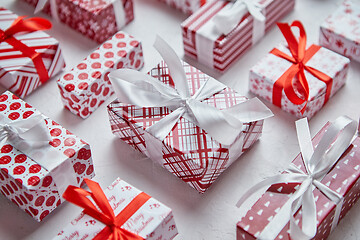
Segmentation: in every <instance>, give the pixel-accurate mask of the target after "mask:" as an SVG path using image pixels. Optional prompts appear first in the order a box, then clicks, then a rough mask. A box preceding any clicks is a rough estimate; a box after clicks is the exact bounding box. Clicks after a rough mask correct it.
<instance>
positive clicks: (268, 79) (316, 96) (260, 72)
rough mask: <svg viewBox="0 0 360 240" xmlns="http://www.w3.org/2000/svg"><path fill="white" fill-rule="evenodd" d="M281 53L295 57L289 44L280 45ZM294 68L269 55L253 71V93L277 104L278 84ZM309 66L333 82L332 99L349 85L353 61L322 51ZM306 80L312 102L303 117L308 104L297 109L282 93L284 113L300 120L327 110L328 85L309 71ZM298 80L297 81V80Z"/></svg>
mask: <svg viewBox="0 0 360 240" xmlns="http://www.w3.org/2000/svg"><path fill="white" fill-rule="evenodd" d="M277 49H279V50H280V51H281V52H284V53H286V54H287V55H289V56H291V54H290V50H289V49H288V47H287V46H286V45H285V44H280V45H279V46H278V47H277ZM292 65H293V63H291V62H289V61H288V60H285V59H283V58H280V57H278V56H275V55H274V54H272V53H268V54H267V55H266V56H265V57H264V58H262V59H261V60H260V61H259V62H258V63H257V64H256V65H255V66H254V67H252V68H251V69H250V74H249V78H250V82H249V90H250V91H251V92H253V93H254V94H256V95H258V96H260V97H262V98H263V99H265V100H266V101H269V102H273V101H274V99H273V91H274V84H275V82H276V81H277V80H278V79H279V78H280V77H281V76H282V75H283V74H284V73H285V71H287V70H288V69H289V68H290V67H291V66H292ZM306 66H310V67H312V68H315V69H317V70H319V71H320V72H322V73H325V74H326V75H328V76H329V77H331V78H332V82H333V83H332V87H331V93H330V97H331V96H333V95H334V94H335V93H336V92H337V91H338V90H339V89H340V88H341V87H342V86H343V85H344V84H345V81H346V77H347V73H348V69H349V59H348V58H346V57H343V56H341V55H339V54H337V53H335V52H333V51H330V50H328V49H326V48H323V47H322V48H320V50H319V51H318V52H317V53H315V55H314V56H313V57H312V58H311V59H310V60H309V61H308V62H307V63H306ZM305 76H306V79H307V82H308V85H309V99H308V102H307V105H306V108H305V112H304V113H303V114H302V113H301V109H302V108H303V107H304V105H305V104H306V103H303V104H301V105H295V104H294V103H292V102H291V101H290V100H289V99H288V97H287V96H286V95H285V92H284V90H282V92H281V109H283V110H284V111H286V112H289V113H291V114H292V115H295V116H296V117H298V118H301V117H308V118H311V117H313V116H314V115H315V113H316V112H318V111H319V110H320V109H321V108H322V107H323V105H324V101H325V95H326V90H327V85H326V84H325V83H324V82H322V81H320V79H318V78H316V77H315V76H314V75H312V74H311V73H309V72H308V71H307V70H305ZM295 80H296V78H294V81H295ZM295 91H296V94H297V95H298V96H302V95H301V94H300V92H299V91H297V90H296V89H295Z"/></svg>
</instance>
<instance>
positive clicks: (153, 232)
mask: <svg viewBox="0 0 360 240" xmlns="http://www.w3.org/2000/svg"><path fill="white" fill-rule="evenodd" d="M85 182H86V184H87V185H88V187H89V188H90V191H91V192H88V191H85V190H83V189H81V188H77V187H74V186H69V188H68V189H67V190H66V192H65V193H64V198H65V199H66V200H68V201H69V202H72V203H74V204H76V205H78V206H80V207H81V208H84V211H83V212H82V213H81V214H80V215H79V216H78V217H76V218H75V219H74V220H72V221H71V223H70V224H68V225H67V226H66V227H65V228H64V230H62V231H61V232H60V233H58V235H57V236H56V237H55V238H54V239H58V240H67V239H73V240H80V239H85V238H86V239H127V240H132V239H133V240H155V239H162V240H171V239H173V238H174V237H175V236H176V235H177V233H178V232H177V229H176V225H175V220H174V217H173V214H172V211H171V209H170V208H168V207H167V206H165V205H164V204H162V203H161V202H159V201H157V200H156V199H154V198H152V197H150V196H149V195H147V194H146V193H144V192H141V191H140V190H138V189H136V188H135V187H133V186H131V185H130V184H128V183H127V182H125V181H123V180H121V179H120V178H118V179H116V180H115V181H114V182H113V183H112V184H111V185H110V186H109V187H108V188H107V189H105V191H103V190H102V189H101V187H100V186H99V184H98V183H96V182H94V181H91V180H89V179H85ZM87 196H91V198H92V200H93V201H91V200H90V199H89V198H87ZM94 203H96V205H97V207H96V206H95V205H94Z"/></svg>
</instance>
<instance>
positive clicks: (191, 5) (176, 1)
mask: <svg viewBox="0 0 360 240" xmlns="http://www.w3.org/2000/svg"><path fill="white" fill-rule="evenodd" d="M159 1H160V2H164V3H166V4H167V5H169V6H171V7H173V8H176V9H179V10H181V11H182V12H183V13H185V14H192V13H193V12H195V11H196V10H198V9H199V8H200V7H201V6H203V5H204V4H205V3H206V2H210V1H214V0H159Z"/></svg>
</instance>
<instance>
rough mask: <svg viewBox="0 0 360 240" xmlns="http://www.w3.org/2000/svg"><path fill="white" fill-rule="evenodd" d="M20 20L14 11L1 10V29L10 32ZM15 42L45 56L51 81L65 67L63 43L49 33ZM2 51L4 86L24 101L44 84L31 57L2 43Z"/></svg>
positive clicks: (0, 69)
mask: <svg viewBox="0 0 360 240" xmlns="http://www.w3.org/2000/svg"><path fill="white" fill-rule="evenodd" d="M17 17H18V16H17V15H16V14H14V13H12V12H11V11H10V10H7V9H5V8H1V7H0V29H1V30H6V29H8V28H9V27H10V26H11V24H12V23H13V22H14V20H15V19H17ZM15 38H16V39H17V40H19V41H21V42H22V43H23V44H25V45H26V46H28V47H31V48H32V49H34V50H35V51H36V52H38V53H40V54H41V57H42V60H43V62H44V65H45V68H46V70H47V72H48V75H49V77H50V78H51V77H53V76H54V75H56V74H57V73H59V72H60V71H61V70H62V69H63V68H64V67H65V61H64V58H63V56H62V52H61V49H60V47H59V42H58V41H57V40H56V39H54V38H52V37H50V36H49V35H48V34H46V33H45V32H43V31H37V32H32V33H28V34H22V35H18V36H16V37H15ZM0 49H1V51H0V82H1V84H2V85H3V86H4V87H6V88H7V89H9V90H10V91H12V92H13V93H15V94H16V95H18V96H19V97H21V98H23V97H25V96H26V95H28V94H30V93H31V92H32V91H34V90H35V89H36V88H38V87H39V86H40V85H42V84H43V83H42V82H41V81H40V77H39V74H38V73H37V70H36V68H35V66H34V63H33V61H32V60H31V59H30V58H29V57H26V56H25V55H24V54H23V53H22V52H20V51H19V50H17V49H15V48H14V47H13V46H12V45H10V44H8V43H7V42H1V43H0Z"/></svg>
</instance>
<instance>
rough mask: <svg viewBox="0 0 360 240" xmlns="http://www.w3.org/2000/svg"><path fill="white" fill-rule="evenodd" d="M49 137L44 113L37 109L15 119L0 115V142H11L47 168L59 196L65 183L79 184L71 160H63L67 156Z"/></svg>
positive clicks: (1, 143)
mask: <svg viewBox="0 0 360 240" xmlns="http://www.w3.org/2000/svg"><path fill="white" fill-rule="evenodd" d="M4 121H6V122H5V123H4ZM49 141H51V136H50V133H49V129H48V128H47V126H46V124H45V119H44V117H43V116H42V115H41V114H39V113H35V114H33V115H31V116H30V117H29V118H27V119H22V120H17V121H10V122H9V121H7V120H6V119H5V118H4V119H3V120H2V122H1V123H0V145H4V144H5V143H6V142H9V143H11V145H13V146H14V147H15V148H16V149H18V150H19V151H21V152H23V153H25V154H26V155H27V156H29V157H30V158H31V159H32V160H34V161H35V162H36V163H38V164H39V165H40V166H41V167H43V168H45V169H46V170H47V171H49V172H50V174H51V176H52V178H53V180H54V182H55V185H56V187H57V190H58V192H59V195H60V197H61V199H62V194H63V192H64V191H65V190H66V188H67V186H68V185H74V186H78V185H79V184H78V183H77V179H76V176H75V172H74V169H73V166H72V164H71V161H65V159H66V158H67V157H66V156H65V155H64V154H62V153H61V152H60V151H58V150H55V149H54V148H53V147H52V146H51V145H50V144H49Z"/></svg>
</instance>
